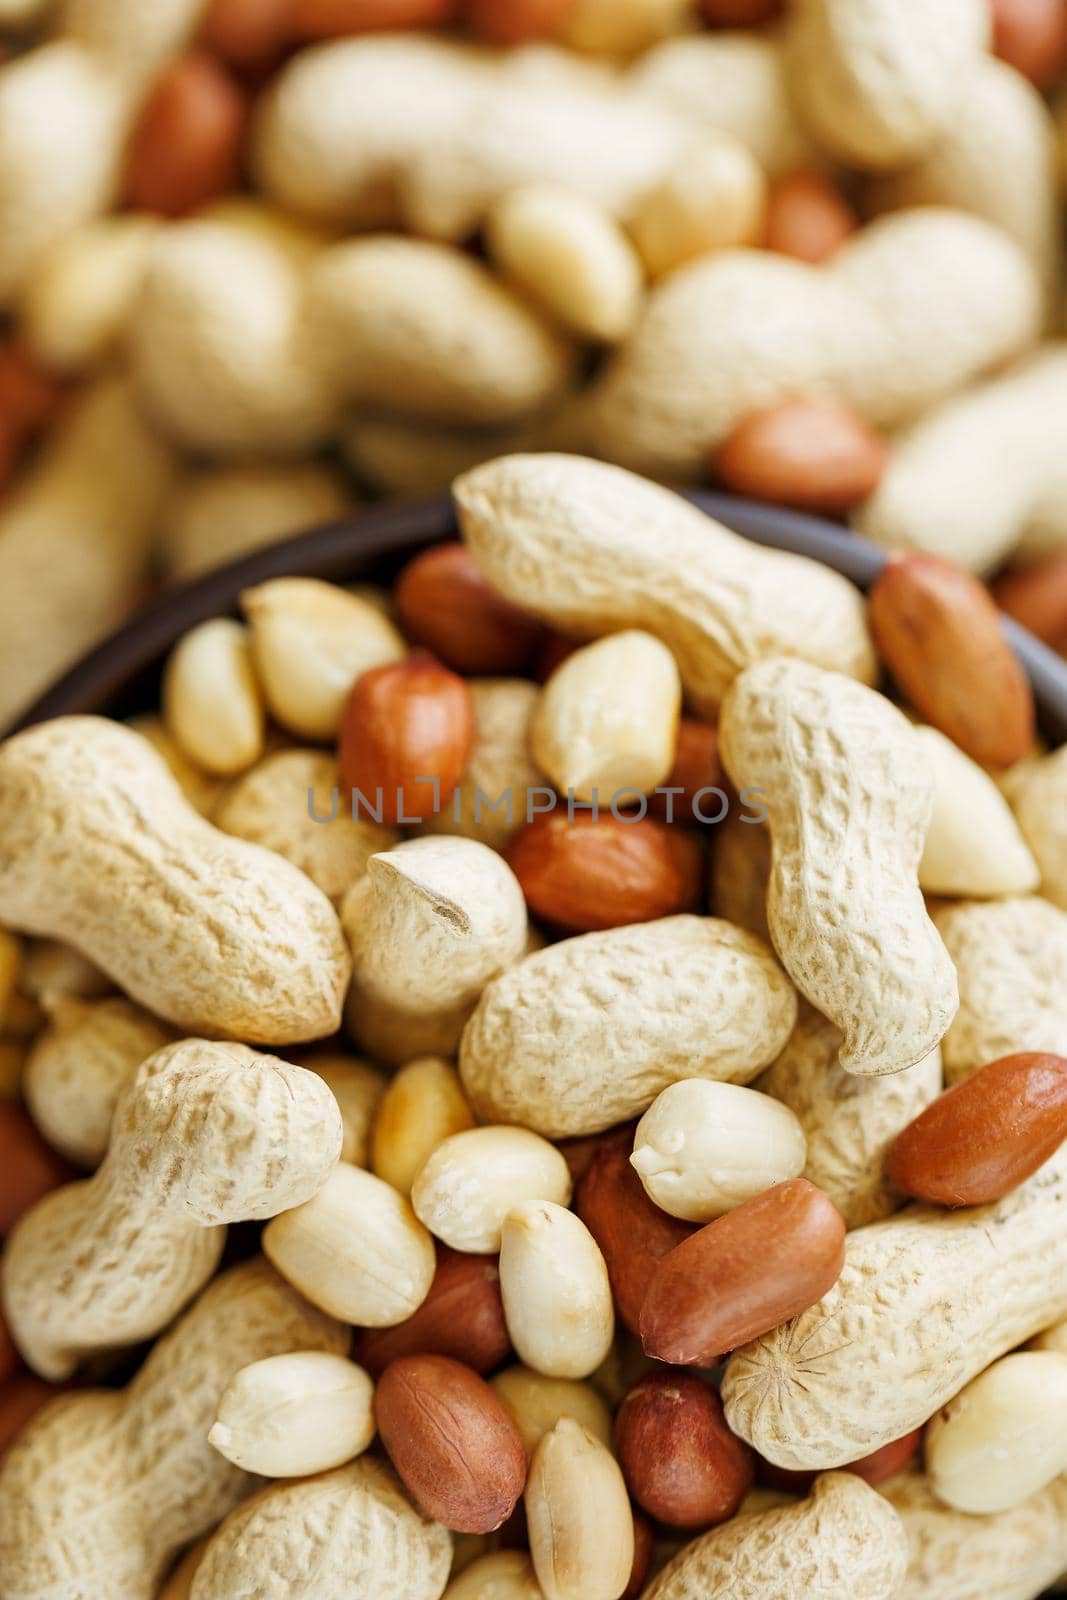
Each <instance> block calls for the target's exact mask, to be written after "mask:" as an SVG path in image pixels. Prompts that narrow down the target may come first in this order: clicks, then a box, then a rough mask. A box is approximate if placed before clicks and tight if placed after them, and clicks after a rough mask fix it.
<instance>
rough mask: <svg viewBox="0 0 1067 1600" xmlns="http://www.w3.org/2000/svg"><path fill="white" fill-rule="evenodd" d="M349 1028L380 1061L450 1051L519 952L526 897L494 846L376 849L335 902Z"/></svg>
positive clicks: (415, 843) (448, 842) (448, 841)
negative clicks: (344, 943)
mask: <svg viewBox="0 0 1067 1600" xmlns="http://www.w3.org/2000/svg"><path fill="white" fill-rule="evenodd" d="M341 920H342V923H343V925H344V930H345V933H346V934H347V935H348V940H349V944H350V947H351V951H352V964H353V977H352V987H351V989H350V991H349V995H348V1001H347V1005H346V1012H345V1015H346V1021H347V1023H348V1027H349V1031H350V1032H351V1033H352V1034H353V1035H354V1037H355V1038H356V1039H357V1040H358V1041H359V1043H360V1044H361V1045H362V1046H363V1047H364V1049H366V1050H367V1051H368V1052H369V1053H370V1054H371V1055H373V1056H376V1057H378V1058H379V1059H381V1060H383V1061H392V1062H402V1061H410V1060H411V1059H412V1058H413V1057H415V1056H420V1055H451V1054H452V1053H453V1051H454V1050H455V1048H456V1046H457V1045H458V1043H459V1040H460V1036H461V1034H462V1032H463V1028H464V1025H465V1023H466V1021H467V1018H468V1017H469V1016H470V1014H471V1011H472V1010H473V1009H474V1006H475V1004H476V1003H477V1001H478V998H479V996H480V995H481V993H482V990H483V989H484V988H485V986H486V984H487V983H489V982H490V981H491V980H492V979H493V978H495V977H497V976H498V975H499V974H500V973H501V972H503V971H504V970H505V969H506V968H507V967H510V966H511V965H512V963H513V962H515V961H517V960H518V959H519V957H520V956H521V955H522V953H523V951H524V949H525V947H526V940H527V929H528V923H527V917H526V901H525V899H524V898H523V893H522V889H521V888H520V887H519V881H518V879H517V878H516V876H515V874H514V873H513V872H512V870H511V868H510V867H509V866H508V864H507V862H506V861H504V860H503V858H502V857H501V856H499V855H498V854H497V853H496V851H495V850H491V849H489V847H488V846H487V845H484V844H479V843H478V842H477V841H476V840H474V839H455V838H450V837H447V836H441V837H439V838H423V839H409V840H407V841H406V842H405V843H404V844H400V845H397V846H396V848H395V849H392V850H385V851H382V852H381V853H380V854H378V855H375V856H372V857H371V858H370V860H369V861H368V863H367V871H366V873H365V874H364V876H363V877H362V878H361V879H360V880H359V881H358V882H357V883H355V884H354V885H353V887H352V888H351V889H350V890H349V892H348V894H347V895H346V896H345V899H344V902H343V904H342V907H341Z"/></svg>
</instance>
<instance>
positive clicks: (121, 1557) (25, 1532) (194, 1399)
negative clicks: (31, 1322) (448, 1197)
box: [0, 1259, 349, 1600]
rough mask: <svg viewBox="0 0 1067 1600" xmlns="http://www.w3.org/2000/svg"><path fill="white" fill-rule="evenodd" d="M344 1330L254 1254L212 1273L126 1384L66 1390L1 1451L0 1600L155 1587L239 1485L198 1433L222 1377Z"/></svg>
mask: <svg viewBox="0 0 1067 1600" xmlns="http://www.w3.org/2000/svg"><path fill="white" fill-rule="evenodd" d="M348 1340H349V1332H348V1330H347V1329H343V1328H341V1327H340V1326H339V1324H337V1323H335V1322H332V1321H331V1320H330V1319H329V1318H328V1317H325V1316H323V1315H322V1313H321V1312H319V1311H315V1310H314V1309H313V1308H312V1307H311V1306H309V1305H308V1304H307V1302H306V1301H305V1300H302V1299H301V1297H300V1296H299V1295H298V1294H297V1293H296V1292H295V1290H293V1289H291V1288H290V1287H289V1286H288V1284H285V1283H283V1282H282V1280H281V1279H280V1278H279V1277H278V1276H277V1275H276V1274H275V1272H274V1271H273V1269H272V1268H271V1267H269V1266H268V1265H267V1263H266V1262H265V1261H263V1260H262V1259H257V1260H255V1261H252V1262H248V1263H247V1264H245V1265H243V1266H239V1267H235V1268H233V1269H232V1270H231V1271H230V1272H227V1273H225V1274H224V1275H223V1276H222V1277H220V1278H219V1279H218V1280H217V1281H216V1282H215V1283H213V1284H212V1285H211V1287H210V1288H209V1289H207V1290H206V1291H205V1292H204V1294H203V1296H202V1297H201V1298H200V1300H199V1301H197V1303H196V1305H194V1306H193V1307H192V1308H191V1310H189V1311H188V1312H187V1313H186V1314H185V1316H184V1317H183V1318H182V1320H181V1321H180V1322H179V1323H178V1324H177V1326H176V1327H175V1328H174V1329H173V1331H172V1332H170V1333H168V1334H166V1335H165V1336H164V1337H163V1338H162V1339H161V1340H160V1341H159V1343H158V1344H157V1345H156V1347H155V1349H154V1350H153V1351H152V1353H151V1355H150V1356H149V1357H148V1360H147V1361H146V1363H145V1365H144V1366H143V1367H142V1368H141V1371H140V1372H139V1373H138V1375H137V1377H136V1378H134V1380H133V1382H132V1383H131V1384H130V1386H129V1388H128V1389H126V1390H118V1391H116V1390H98V1391H91V1392H88V1393H84V1394H75V1395H68V1396H65V1397H64V1398H62V1399H61V1400H59V1401H57V1402H56V1403H55V1404H54V1405H52V1406H51V1407H49V1408H48V1410H46V1411H44V1412H42V1413H41V1415H40V1416H39V1417H38V1418H37V1419H36V1420H35V1421H34V1422H33V1423H31V1424H30V1426H29V1427H28V1428H27V1430H26V1431H25V1433H24V1434H23V1435H22V1437H21V1438H20V1440H19V1442H18V1443H17V1445H16V1446H15V1447H14V1449H13V1450H12V1451H11V1453H10V1454H9V1455H8V1457H7V1459H6V1461H5V1462H4V1465H3V1469H2V1471H0V1572H2V1573H3V1578H2V1586H3V1587H2V1592H3V1595H4V1600H43V1597H45V1596H48V1597H50V1600H60V1597H70V1600H72V1596H73V1595H74V1594H76V1593H77V1592H78V1589H80V1590H81V1592H82V1594H84V1595H86V1596H88V1595H105V1594H109V1593H111V1594H115V1595H119V1594H121V1595H122V1596H123V1600H154V1597H155V1595H156V1592H157V1589H158V1587H159V1584H160V1583H161V1581H162V1578H163V1574H164V1573H165V1572H166V1570H167V1568H168V1566H169V1565H170V1563H171V1562H172V1561H173V1559H174V1557H175V1556H176V1555H177V1554H178V1552H179V1550H181V1549H183V1548H184V1546H185V1545H187V1544H189V1543H190V1542H191V1541H192V1540H194V1539H197V1538H199V1537H200V1535H201V1534H203V1533H206V1532H207V1531H208V1529H209V1528H213V1527H214V1526H215V1524H216V1523H217V1522H218V1521H219V1519H220V1518H221V1517H224V1516H225V1515H226V1513H227V1512H228V1511H229V1510H230V1509H231V1508H232V1507H233V1506H235V1505H236V1504H237V1503H238V1502H239V1501H240V1500H241V1499H243V1497H244V1496H245V1495H246V1494H247V1493H248V1492H249V1490H250V1488H251V1487H252V1483H253V1481H254V1480H252V1479H250V1478H249V1476H248V1474H247V1473H244V1472H241V1471H239V1470H238V1469H237V1468H236V1467H233V1466H231V1465H230V1463H229V1462H228V1461H226V1460H224V1459H223V1457H222V1456H220V1455H219V1454H218V1452H217V1451H216V1450H213V1449H212V1447H211V1445H209V1444H208V1442H207V1434H208V1430H209V1428H210V1427H211V1424H212V1421H213V1420H214V1416H215V1407H216V1405H217V1404H218V1399H219V1396H220V1394H221V1393H222V1391H223V1389H225V1387H226V1385H227V1383H228V1382H229V1381H230V1379H231V1378H232V1377H233V1376H234V1374H235V1373H236V1372H238V1371H240V1369H241V1368H242V1367H246V1366H248V1365H249V1364H250V1363H251V1362H253V1361H259V1360H263V1359H264V1358H266V1357H268V1356H273V1355H281V1354H284V1353H285V1352H286V1351H290V1350H326V1351H331V1352H333V1353H335V1354H343V1353H344V1352H345V1351H346V1350H347V1348H348ZM72 1585H73V1587H72Z"/></svg>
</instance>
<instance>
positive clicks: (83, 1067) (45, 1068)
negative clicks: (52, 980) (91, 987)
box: [22, 995, 172, 1167]
mask: <svg viewBox="0 0 1067 1600" xmlns="http://www.w3.org/2000/svg"><path fill="white" fill-rule="evenodd" d="M45 1009H46V1010H47V1012H48V1015H49V1026H48V1028H47V1029H46V1030H45V1032H44V1033H42V1034H41V1035H40V1036H39V1038H38V1040H37V1042H36V1044H35V1045H34V1048H33V1051H32V1053H31V1054H30V1057H29V1060H28V1061H27V1063H26V1070H25V1073H24V1076H23V1082H22V1091H23V1094H24V1095H25V1097H26V1104H27V1106H28V1107H29V1111H30V1115H31V1116H32V1117H33V1120H34V1122H35V1123H36V1124H37V1126H38V1127H39V1128H40V1130H41V1132H42V1133H43V1134H44V1136H45V1138H46V1139H47V1140H48V1142H49V1144H50V1145H52V1146H53V1148H54V1149H56V1150H58V1151H60V1153H61V1154H62V1155H65V1156H66V1157H67V1158H68V1159H69V1160H71V1161H75V1162H77V1163H78V1165H79V1166H83V1167H95V1166H98V1165H99V1163H100V1162H101V1161H102V1160H103V1158H104V1154H105V1152H106V1150H107V1144H108V1138H109V1136H110V1132H111V1118H112V1114H113V1112H114V1110H115V1106H116V1104H117V1102H118V1098H119V1096H120V1094H121V1093H122V1091H123V1090H124V1089H125V1087H126V1085H127V1084H128V1083H129V1082H130V1080H131V1079H132V1077H133V1075H134V1073H135V1072H136V1071H137V1069H138V1067H139V1066H140V1065H141V1063H142V1061H146V1060H147V1059H148V1057H149V1056H150V1055H152V1054H154V1052H155V1051H156V1050H162V1048H163V1046H164V1045H165V1044H167V1043H169V1041H170V1039H171V1038H172V1034H171V1033H170V1032H169V1031H168V1030H167V1029H166V1028H164V1027H162V1026H161V1025H160V1024H159V1023H158V1022H157V1021H156V1019H155V1018H154V1017H152V1016H150V1015H149V1013H148V1012H147V1011H143V1010H142V1009H141V1007H140V1006H135V1005H134V1004H133V1003H132V1002H131V1001H129V1000H122V999H119V998H118V997H116V998H114V999H106V1000H92V1001H85V1000H78V999H76V998H74V997H73V996H71V995H60V996H56V997H53V998H51V999H50V1000H49V1001H47V1002H46V1007H45Z"/></svg>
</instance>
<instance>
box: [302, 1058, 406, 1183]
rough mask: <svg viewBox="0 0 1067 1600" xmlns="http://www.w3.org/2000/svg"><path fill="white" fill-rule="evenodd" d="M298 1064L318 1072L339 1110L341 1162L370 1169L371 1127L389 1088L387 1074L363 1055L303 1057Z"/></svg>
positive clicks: (310, 1070)
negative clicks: (341, 1135)
mask: <svg viewBox="0 0 1067 1600" xmlns="http://www.w3.org/2000/svg"><path fill="white" fill-rule="evenodd" d="M299 1062H300V1065H301V1066H302V1067H307V1069H308V1071H309V1072H317V1073H318V1075H319V1077H320V1078H321V1079H322V1081H323V1083H325V1085H326V1087H327V1088H328V1089H329V1090H330V1092H331V1094H332V1095H333V1097H334V1099H335V1100H336V1101H337V1104H338V1106H339V1107H340V1111H341V1126H342V1128H343V1129H344V1134H343V1138H342V1143H341V1160H342V1161H349V1162H351V1164H352V1166H354V1167H368V1166H369V1165H370V1136H371V1128H372V1127H373V1125H374V1118H375V1114H376V1113H377V1110H378V1105H379V1103H380V1101H381V1098H382V1095H383V1094H384V1093H385V1089H386V1077H385V1074H384V1072H381V1071H379V1069H378V1068H377V1067H374V1066H372V1065H371V1063H370V1062H369V1061H364V1060H363V1059H362V1058H361V1057H360V1056H349V1055H344V1054H343V1053H341V1052H340V1051H336V1052H334V1051H326V1052H323V1053H322V1054H312V1055H306V1056H301V1057H299Z"/></svg>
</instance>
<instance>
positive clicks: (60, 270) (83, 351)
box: [19, 212, 160, 373]
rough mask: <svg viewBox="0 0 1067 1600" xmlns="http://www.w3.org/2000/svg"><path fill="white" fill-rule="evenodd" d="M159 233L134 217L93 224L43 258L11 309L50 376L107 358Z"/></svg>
mask: <svg viewBox="0 0 1067 1600" xmlns="http://www.w3.org/2000/svg"><path fill="white" fill-rule="evenodd" d="M159 228H160V221H159V219H158V218H156V217H151V216H148V215H145V214H142V213H138V212H130V213H125V214H121V215H119V216H111V217H98V218H94V219H93V220H92V221H91V222H87V223H85V224H84V225H83V226H82V227H80V228H76V229H75V230H74V231H73V232H72V233H69V234H67V235H66V236H65V237H64V238H62V239H58V240H57V241H56V243H55V244H54V245H53V246H52V247H51V249H49V250H47V251H46V252H45V254H44V256H43V257H42V260H41V262H40V264H39V266H38V268H37V270H36V271H35V272H34V274H33V277H32V278H31V279H30V281H29V282H28V283H27V284H26V286H25V288H24V290H23V292H22V295H21V296H20V302H19V303H20V312H21V320H22V328H23V331H24V335H25V338H26V340H27V343H28V344H29V345H30V347H31V349H32V350H33V352H34V354H35V355H36V356H37V357H38V358H39V359H40V360H41V361H42V362H43V363H44V365H45V366H46V367H48V368H49V369H50V370H51V371H53V372H62V373H78V372H80V371H81V370H82V369H84V368H86V367H92V366H95V365H96V364H98V363H99V362H101V361H102V360H103V359H105V358H106V357H107V356H109V355H111V354H113V353H114V351H115V348H116V346H117V344H118V341H119V337H120V335H121V333H122V331H123V329H124V328H125V325H126V320H127V318H128V316H129V313H130V307H131V305H132V303H133V300H134V297H135V296H136V293H137V290H138V288H139V287H140V283H141V279H142V277H143V275H144V270H145V267H146V265H147V262H148V259H149V255H150V253H151V250H152V247H153V244H154V243H155V240H156V238H157V236H158V233H159Z"/></svg>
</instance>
